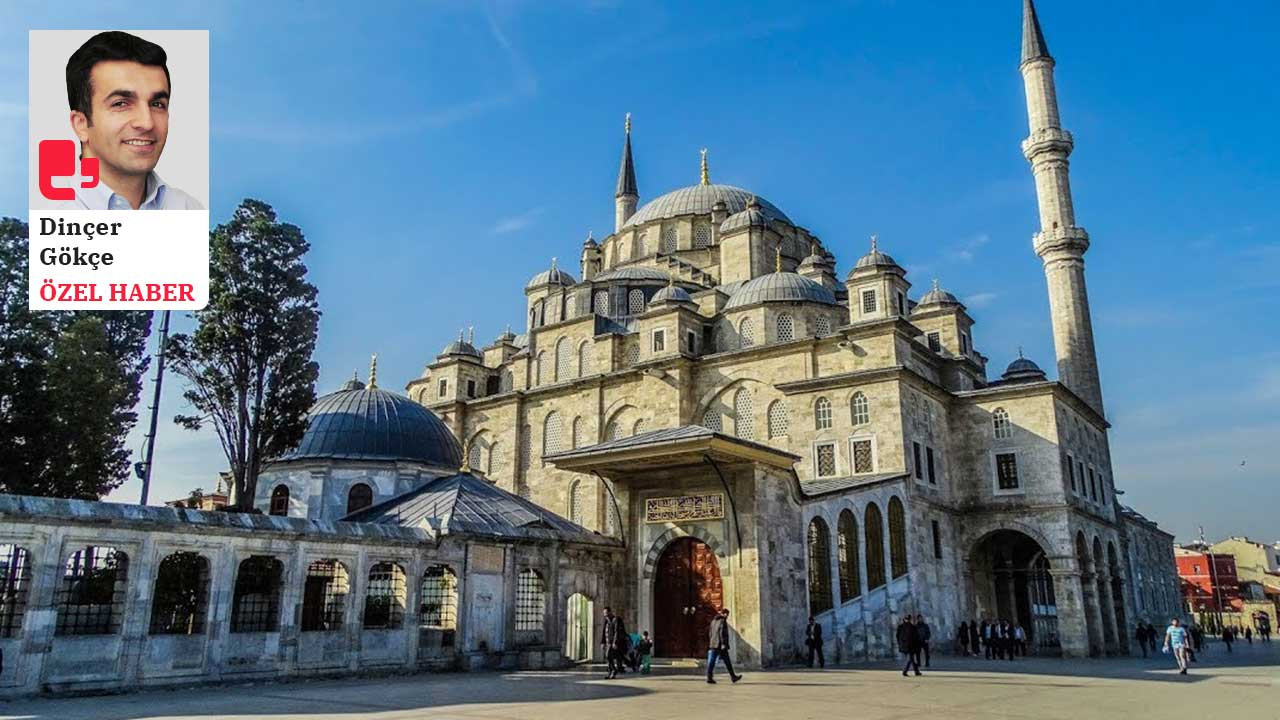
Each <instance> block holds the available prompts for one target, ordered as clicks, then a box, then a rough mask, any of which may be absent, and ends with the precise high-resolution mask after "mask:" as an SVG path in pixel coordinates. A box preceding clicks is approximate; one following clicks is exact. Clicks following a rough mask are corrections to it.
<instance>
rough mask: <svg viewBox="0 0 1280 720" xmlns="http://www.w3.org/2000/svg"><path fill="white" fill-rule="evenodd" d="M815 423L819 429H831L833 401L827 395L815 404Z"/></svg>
mask: <svg viewBox="0 0 1280 720" xmlns="http://www.w3.org/2000/svg"><path fill="white" fill-rule="evenodd" d="M813 425H814V427H815V428H817V429H818V430H830V429H831V401H830V400H828V399H826V398H825V397H820V398H818V401H817V402H816V403H814V404H813Z"/></svg>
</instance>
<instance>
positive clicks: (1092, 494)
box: [1089, 468, 1098, 502]
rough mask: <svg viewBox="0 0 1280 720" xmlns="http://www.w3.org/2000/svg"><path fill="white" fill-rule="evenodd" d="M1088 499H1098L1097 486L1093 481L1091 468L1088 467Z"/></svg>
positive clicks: (1095, 500)
mask: <svg viewBox="0 0 1280 720" xmlns="http://www.w3.org/2000/svg"><path fill="white" fill-rule="evenodd" d="M1089 499H1090V500H1093V501H1094V502H1097V500H1098V487H1097V485H1096V484H1095V483H1094V478H1093V468H1089Z"/></svg>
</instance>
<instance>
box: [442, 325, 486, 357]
mask: <svg viewBox="0 0 1280 720" xmlns="http://www.w3.org/2000/svg"><path fill="white" fill-rule="evenodd" d="M473 335H474V331H473ZM452 355H464V356H467V357H477V358H478V357H483V355H481V354H480V351H479V350H477V349H476V346H475V345H472V344H471V342H470V341H468V340H463V339H462V331H461V330H459V331H458V339H457V340H454V341H453V342H451V343H449V344H448V345H445V346H444V349H443V350H441V351H440V354H439V355H438V356H437V357H438V358H446V357H449V356H452Z"/></svg>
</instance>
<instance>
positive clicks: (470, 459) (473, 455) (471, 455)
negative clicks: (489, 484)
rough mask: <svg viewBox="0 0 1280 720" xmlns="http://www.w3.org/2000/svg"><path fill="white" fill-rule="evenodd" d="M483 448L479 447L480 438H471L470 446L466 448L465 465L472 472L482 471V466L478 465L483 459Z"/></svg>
mask: <svg viewBox="0 0 1280 720" xmlns="http://www.w3.org/2000/svg"><path fill="white" fill-rule="evenodd" d="M483 455H484V449H483V448H481V447H480V438H478V437H477V438H472V439H471V446H470V447H468V448H467V465H468V466H469V467H470V468H471V472H473V473H483V472H484V468H483V467H482V466H481V465H480V463H481V461H482V460H483V459H484V457H483Z"/></svg>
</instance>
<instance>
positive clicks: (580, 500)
mask: <svg viewBox="0 0 1280 720" xmlns="http://www.w3.org/2000/svg"><path fill="white" fill-rule="evenodd" d="M586 502H587V488H586V486H585V485H584V484H583V482H582V481H581V480H574V481H573V484H572V485H570V486H569V522H571V523H574V524H575V525H582V523H583V520H584V519H585V518H584V515H583V513H585V512H586V509H585V505H586Z"/></svg>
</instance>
